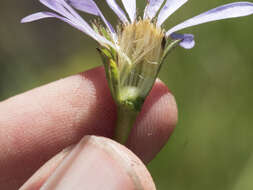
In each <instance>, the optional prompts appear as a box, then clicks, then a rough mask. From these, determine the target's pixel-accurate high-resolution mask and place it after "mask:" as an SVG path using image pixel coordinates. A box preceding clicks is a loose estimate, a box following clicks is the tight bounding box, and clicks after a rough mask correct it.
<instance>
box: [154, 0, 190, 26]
mask: <svg viewBox="0 0 253 190" xmlns="http://www.w3.org/2000/svg"><path fill="white" fill-rule="evenodd" d="M187 1H188V0H167V1H166V3H165V5H164V7H163V8H162V10H161V11H160V13H159V15H158V19H157V25H158V26H161V25H162V24H163V23H164V21H165V20H166V19H167V18H168V17H169V16H170V15H172V14H173V13H174V12H175V11H176V10H178V9H179V8H180V7H181V6H183V5H184V4H185V3H186V2H187Z"/></svg>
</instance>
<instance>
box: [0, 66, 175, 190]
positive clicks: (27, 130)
mask: <svg viewBox="0 0 253 190" xmlns="http://www.w3.org/2000/svg"><path fill="white" fill-rule="evenodd" d="M116 118H117V116H116V108H115V105H114V103H113V100H112V98H111V95H110V92H109V88H108V85H107V82H106V79H105V74H104V70H103V68H102V67H100V68H95V69H92V70H89V71H86V72H84V73H81V74H78V75H75V76H70V77H67V78H65V79H62V80H59V81H56V82H53V83H50V84H48V85H45V86H42V87H39V88H36V89H34V90H31V91H28V92H25V93H23V94H20V95H17V96H15V97H12V98H10V99H7V100H5V101H3V102H1V103H0V189H8V190H16V189H18V188H20V187H21V186H22V184H24V183H25V185H23V187H22V188H21V189H22V190H24V189H25V190H38V189H40V187H41V186H42V185H43V184H44V183H45V182H47V181H48V178H49V176H55V178H57V180H58V182H59V181H62V180H61V179H62V178H59V177H58V176H62V175H65V174H66V173H68V172H66V170H64V167H67V166H66V164H65V165H64V164H63V160H64V159H65V158H66V157H67V156H68V155H70V152H71V151H72V150H73V149H75V152H77V153H80V152H84V153H82V154H81V153H80V154H78V156H77V157H78V158H80V159H81V157H82V156H83V157H84V159H83V160H82V162H80V163H78V162H77V164H76V165H77V166H78V167H77V168H75V169H74V170H73V173H72V174H71V175H70V176H75V179H78V177H80V176H82V178H81V179H82V180H79V181H78V180H77V181H75V183H78V184H79V185H80V187H81V186H83V187H85V185H86V187H87V185H88V186H89V189H95V188H96V187H95V184H96V185H97V184H99V183H98V182H101V183H106V184H104V185H106V187H108V189H117V188H115V187H116V186H117V185H119V186H120V187H124V189H126V190H132V189H136V188H137V187H136V184H137V183H135V182H134V179H133V178H131V176H130V177H129V175H127V174H129V171H130V173H132V172H134V173H135V176H137V177H138V179H139V182H140V184H141V186H142V187H143V189H145V190H146V189H155V187H154V182H153V181H152V178H151V177H150V175H149V173H148V171H147V169H146V168H145V165H144V164H143V163H145V164H147V163H148V162H150V161H151V160H152V159H153V158H154V157H155V156H156V155H157V153H158V152H159V151H160V150H161V148H162V147H163V145H164V144H165V143H166V142H167V140H168V138H169V137H170V135H171V133H172V131H173V129H174V127H175V125H176V123H177V106H176V102H175V99H174V97H173V95H172V94H171V92H170V91H169V90H168V89H167V87H166V86H165V85H164V84H163V83H162V82H161V81H160V80H157V81H156V83H155V85H154V87H153V89H152V91H151V93H150V95H149V96H148V98H147V100H146V102H145V103H144V106H143V109H142V112H141V113H140V115H139V117H138V119H137V122H136V124H135V126H134V128H133V130H132V132H131V134H130V137H129V139H128V142H127V147H128V148H129V149H130V150H131V151H133V153H134V154H133V153H132V152H130V151H129V150H128V149H127V148H126V147H123V146H121V145H119V144H117V143H115V142H114V141H112V140H110V139H109V138H111V137H112V136H113V131H114V126H115V121H116ZM87 135H97V136H104V137H107V138H98V137H94V136H87ZM84 136H86V137H85V138H84V139H83V140H82V142H88V143H82V142H81V143H79V145H78V147H79V148H77V147H75V144H77V143H78V142H79V141H80V140H81V139H82V138H83V137H84ZM87 139H88V140H87ZM94 142H99V143H97V144H96V143H94ZM101 144H102V145H103V144H107V145H108V146H107V145H106V147H107V148H104V146H102V147H101ZM70 146H71V147H70ZM74 147H75V148H74ZM108 147H109V154H108V150H107V149H108ZM110 147H117V148H116V149H117V150H118V151H119V152H122V154H118V151H114V149H111V148H110ZM62 150H64V151H62ZM88 150H89V151H88ZM111 150H113V151H111ZM72 152H74V151H72ZM105 152H106V153H105ZM124 154H125V156H122V155H124ZM128 156H129V158H132V159H130V160H125V158H126V157H128ZM121 157H122V158H123V160H122V158H121ZM137 157H139V158H140V159H141V160H142V162H143V163H142V162H140V161H139V159H138V158H137ZM48 160H50V161H48ZM65 160H66V159H65ZM133 160H136V161H134V163H137V164H131V163H129V162H133ZM91 162H92V163H96V164H95V165H97V164H100V167H99V172H98V171H97V170H96V171H93V169H92V168H88V169H87V167H86V165H87V166H90V165H92V164H91ZM70 165H74V164H70ZM95 165H94V166H95ZM42 166H43V167H42ZM57 166H61V167H59V168H63V169H62V170H60V169H59V171H58V173H55V171H56V170H55V168H57ZM41 167H42V168H41ZM39 168H40V169H39ZM108 169H109V170H110V174H112V175H108ZM87 170H88V171H87ZM94 170H95V169H94ZM36 171H37V172H36ZM126 171H128V173H127V172H126ZM64 172H65V173H64ZM98 173H99V174H101V175H98ZM86 174H87V175H86ZM66 175H67V174H66ZM113 175H114V176H113ZM115 176H116V177H117V180H116V181H117V184H115V180H111V179H115ZM49 181H50V180H49ZM137 181H138V180H137ZM58 182H57V183H58ZM70 183H71V182H70ZM140 184H139V185H140ZM137 185H138V184H137ZM45 189H46V188H45ZM49 189H50V188H49Z"/></svg>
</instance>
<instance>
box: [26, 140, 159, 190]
mask: <svg viewBox="0 0 253 190" xmlns="http://www.w3.org/2000/svg"><path fill="white" fill-rule="evenodd" d="M48 169H49V170H50V168H48ZM29 181H30V183H32V184H33V185H34V186H35V185H36V184H37V183H38V181H39V179H38V178H34V177H32V178H31V179H30V180H29ZM31 189H32V188H29V187H27V188H23V190H31ZM40 189H41V190H48V189H50V190H51V189H55V190H57V189H60V190H64V189H66V190H69V189H75V190H79V189H80V190H81V189H110V190H118V189H122V190H134V189H143V190H155V185H154V182H153V180H152V177H151V175H150V174H149V172H148V170H147V168H146V167H145V165H144V164H143V163H142V162H141V160H140V159H139V158H138V157H137V156H135V155H134V154H133V153H132V152H131V151H130V150H128V149H127V148H126V147H124V146H123V145H120V144H118V143H116V142H115V141H113V140H111V139H108V138H104V137H97V136H86V137H84V138H83V139H82V140H81V141H80V142H79V143H78V145H77V146H75V148H74V149H73V150H72V151H71V152H70V153H69V154H68V155H67V156H66V157H65V159H64V160H63V161H62V162H61V163H60V164H59V166H58V167H57V169H56V170H54V169H52V170H51V175H50V177H49V178H48V179H47V180H46V181H45V182H44V184H43V185H42V186H41V187H40Z"/></svg>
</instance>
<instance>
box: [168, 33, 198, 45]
mask: <svg viewBox="0 0 253 190" xmlns="http://www.w3.org/2000/svg"><path fill="white" fill-rule="evenodd" d="M170 37H171V38H172V39H174V40H181V42H180V43H179V45H180V46H181V47H183V48H184V49H192V48H193V47H194V46H195V40H194V35H193V34H178V33H173V34H171V35H170Z"/></svg>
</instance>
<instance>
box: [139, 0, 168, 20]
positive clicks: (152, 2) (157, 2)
mask: <svg viewBox="0 0 253 190" xmlns="http://www.w3.org/2000/svg"><path fill="white" fill-rule="evenodd" d="M163 2H164V0H148V4H147V6H146V8H145V11H144V19H148V18H149V19H153V18H154V17H155V15H156V13H157V11H158V10H159V9H160V7H161V6H162V4H163Z"/></svg>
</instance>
